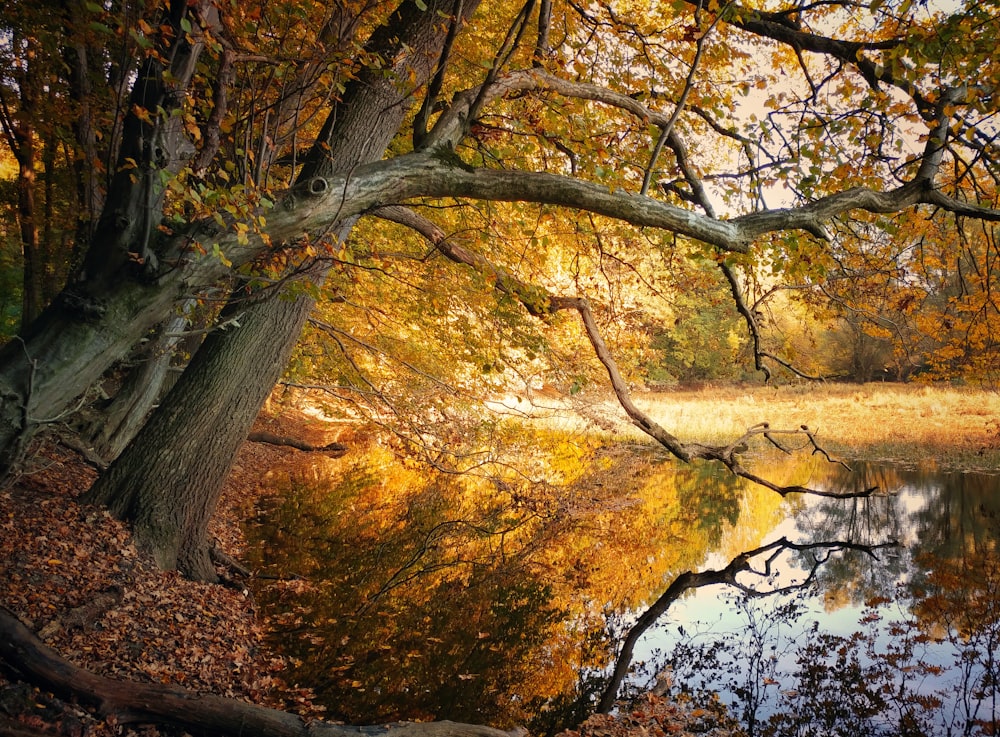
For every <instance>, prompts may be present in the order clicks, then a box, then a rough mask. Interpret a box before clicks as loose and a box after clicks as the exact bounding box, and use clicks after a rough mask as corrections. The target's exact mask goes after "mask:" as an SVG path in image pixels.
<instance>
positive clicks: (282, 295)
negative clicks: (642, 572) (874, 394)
mask: <svg viewBox="0 0 1000 737" xmlns="http://www.w3.org/2000/svg"><path fill="white" fill-rule="evenodd" d="M998 32H1000V9H998V7H997V5H996V3H994V2H971V0H969V1H968V2H955V3H944V2H935V0H923V1H922V0H917V1H916V2H914V0H870V2H861V3H859V2H855V1H854V0H818V1H817V2H809V1H808V0H793V1H786V0H761V1H760V2H749V3H741V2H736V1H733V2H729V1H721V2H720V0H707V1H706V0H672V1H671V2H661V1H654V2H649V3H641V2H634V1H632V0H613V1H605V0H599V1H597V2H593V3H589V4H581V3H577V2H573V1H571V0H567V1H565V2H563V1H561V0H525V1H524V2H514V3H511V2H498V3H492V4H484V3H479V2H477V1H476V0H400V1H399V2H382V1H380V0H362V1H361V2H353V1H350V0H334V1H332V2H315V1H313V0H275V1H268V0H259V1H258V0H252V1H251V2H236V1H235V0H97V1H95V0H34V1H33V2H27V0H8V1H7V2H6V3H5V4H4V7H3V11H2V15H0V131H2V140H3V144H4V145H3V146H2V147H0V205H2V209H0V335H2V340H3V345H2V348H0V475H2V477H3V479H4V481H3V483H4V484H7V485H9V484H11V483H14V482H16V480H17V479H19V478H21V477H22V475H23V474H25V473H26V472H27V471H28V470H29V469H30V468H32V467H33V465H37V462H38V460H39V458H40V457H41V456H40V454H42V455H44V453H43V451H42V450H41V449H43V448H49V447H51V443H53V442H56V443H57V444H59V446H60V447H62V448H64V449H70V450H71V451H72V452H73V453H75V454H77V455H78V456H79V457H80V458H82V459H83V462H85V463H86V464H87V466H88V467H89V468H91V469H92V471H93V479H89V478H88V479H87V481H86V483H85V486H86V487H87V488H85V489H80V501H81V502H83V503H84V504H88V505H95V506H96V507H99V508H104V509H106V510H107V511H108V512H109V514H110V515H111V517H113V518H115V519H116V520H118V521H120V522H122V523H125V524H126V525H127V526H128V529H129V530H130V531H131V534H132V535H134V538H135V542H136V546H137V549H138V550H139V551H141V552H142V553H143V554H144V555H150V556H151V558H152V560H153V561H155V564H156V566H158V567H159V568H161V569H164V570H168V571H177V572H179V574H180V575H182V576H184V577H186V578H189V579H192V580H195V581H203V582H209V583H214V582H217V581H218V580H219V578H220V575H222V572H223V568H224V566H222V567H220V551H219V550H218V549H217V547H216V546H215V545H214V544H213V542H212V540H211V537H212V536H211V535H210V534H209V531H210V526H211V525H212V524H213V517H214V515H215V513H216V509H217V507H218V505H219V502H220V498H221V495H222V492H223V488H224V484H225V483H226V480H227V478H229V477H230V474H231V471H232V469H233V467H234V463H235V461H236V458H237V454H238V453H239V452H240V450H241V448H243V447H244V446H245V443H246V441H247V440H248V438H256V439H258V440H260V439H262V437H263V436H261V434H260V429H259V428H257V429H255V427H254V423H255V421H256V420H257V419H258V417H260V416H261V410H262V408H263V407H265V405H266V404H267V403H268V402H269V401H273V400H274V399H275V398H276V397H281V396H284V395H286V394H288V393H289V392H295V391H298V392H307V393H309V396H310V397H311V398H312V400H311V401H313V402H314V404H315V405H316V407H317V408H319V409H318V411H322V412H324V413H326V415H327V416H330V417H338V418H342V419H346V420H350V421H352V422H370V423H375V424H377V425H378V426H379V427H382V428H384V429H385V430H386V431H387V432H388V433H390V434H391V436H392V437H393V438H394V441H393V442H394V443H395V444H396V447H398V448H401V449H405V452H406V453H409V454H411V455H412V456H413V457H414V458H419V459H421V460H422V461H423V462H425V463H427V464H430V466H431V467H433V468H436V469H439V470H441V471H443V472H446V473H450V474H458V475H463V474H475V473H478V472H479V471H480V470H481V469H484V468H486V467H487V466H489V464H491V463H496V462H499V458H498V455H497V454H496V453H493V452H491V449H492V448H493V446H494V444H495V443H496V442H498V438H500V437H502V436H503V434H504V432H507V430H505V429H504V427H503V424H502V422H501V421H500V420H498V419H497V413H496V410H497V409H498V408H500V409H501V410H502V411H501V413H500V414H501V415H502V414H504V413H505V412H506V413H509V412H514V413H515V414H516V413H518V412H519V411H520V410H519V409H518V408H519V407H520V406H522V405H523V403H527V404H529V405H533V404H537V403H544V402H545V401H547V400H552V401H557V402H566V403H572V402H573V401H575V400H576V399H577V398H588V397H592V396H602V397H603V396H607V397H611V398H613V400H614V403H615V404H614V407H615V410H614V411H615V412H617V413H618V415H619V417H620V418H624V419H625V420H626V421H627V422H629V423H631V425H632V426H633V427H634V428H636V429H637V431H638V432H639V433H640V434H641V435H642V436H643V437H644V438H645V440H646V441H647V442H649V443H651V444H653V445H655V446H656V447H657V448H659V449H660V450H662V452H664V453H665V454H666V455H669V456H670V457H672V458H674V459H676V460H678V461H680V462H692V461H699V460H704V461H709V462H711V463H715V464H718V465H720V466H721V467H724V468H725V469H727V470H728V471H729V472H730V473H732V474H733V475H735V476H736V477H742V478H744V479H748V480H750V481H752V482H754V483H757V484H759V485H762V486H764V487H765V488H768V489H771V490H772V491H775V492H778V493H779V494H780V495H782V496H784V495H786V494H788V493H798V492H800V491H803V489H802V488H801V487H798V486H796V485H795V484H785V483H784V482H782V481H780V480H778V479H775V478H770V477H768V476H767V474H766V473H760V472H758V471H756V470H752V469H751V468H750V467H749V466H748V464H747V463H745V462H744V460H745V459H744V456H743V454H745V453H746V449H747V444H748V443H749V442H750V441H755V440H762V439H763V440H766V441H767V442H769V443H772V444H774V445H776V446H778V447H781V444H782V443H785V442H786V440H787V439H794V440H795V441H796V442H802V443H804V444H805V446H806V447H809V448H811V449H813V450H815V451H816V452H818V453H822V452H824V450H823V447H822V444H821V441H820V440H818V439H817V437H816V436H815V433H814V431H813V430H810V429H809V426H807V425H805V424H803V425H801V426H790V427H789V428H787V429H785V428H774V427H770V426H769V425H767V424H766V423H758V424H749V425H748V426H747V428H746V430H745V432H742V431H741V432H738V433H736V434H735V435H734V436H733V437H729V438H726V439H722V440H713V441H705V440H703V439H701V438H696V437H693V436H692V435H691V434H690V433H689V432H688V428H686V427H685V425H684V422H683V421H681V420H680V419H677V418H671V417H667V418H662V417H660V416H654V415H655V413H654V412H651V411H650V410H649V409H648V408H646V406H645V405H642V404H641V403H638V402H637V401H636V400H635V396H636V394H637V392H639V391H642V390H646V389H670V388H672V387H676V386H690V385H691V384H692V383H704V382H720V381H723V382H728V383H743V384H747V385H758V386H759V385H761V384H768V385H772V384H777V385H782V384H789V383H799V382H827V383H829V382H858V383H864V382H872V381H878V382H923V383H927V384H934V383H935V382H939V383H947V384H948V385H950V386H972V387H977V388H981V389H986V390H995V389H996V388H997V386H998V382H1000V373H998V366H1000V345H998V340H1000V302H998V297H997V288H998V287H1000V284H998V280H1000V275H998V266H1000V261H998V259H1000V254H998V245H997V241H996V239H995V236H996V234H997V230H996V226H995V224H996V223H997V222H998V221H1000V207H998V204H997V183H998V176H1000V167H998V160H997V154H998V150H997V135H998V132H1000V130H998V126H997V117H996V114H997V108H998V89H997V85H998V83H1000V66H998V64H1000V62H998V61H997V59H996V58H995V57H996V54H995V49H996V38H997V35H998ZM584 411H585V410H584ZM591 419H593V420H594V421H595V422H598V423H600V421H601V420H600V418H596V419H595V418H591ZM263 439H264V440H265V441H268V442H272V443H277V444H279V445H281V444H288V443H295V442H299V444H300V445H301V444H302V442H303V441H301V439H299V440H296V439H294V438H289V437H287V436H284V435H281V434H280V433H279V434H275V433H270V434H269V435H268V437H266V438H263ZM307 445H308V444H307ZM310 447H312V446H310ZM317 447H319V446H317ZM322 447H323V448H324V449H325V451H326V452H328V453H341V452H344V451H345V449H346V448H345V447H342V446H341V445H340V444H339V443H335V444H332V445H331V444H330V443H324V444H323V446H322ZM401 452H402V451H401ZM505 462H506V461H505ZM530 462H531V461H530V460H528V459H526V460H525V463H530ZM223 554H224V551H223ZM95 688H96V687H95ZM220 708H221V707H220ZM205 718H206V719H210V718H211V717H210V716H207V715H206V717H205ZM260 718H261V719H262V720H264V721H266V719H267V718H265V717H260ZM260 729H262V730H264V729H265V727H264V726H261V727H260ZM289 729H291V730H292V731H291V732H288V733H295V729H296V728H295V727H289Z"/></svg>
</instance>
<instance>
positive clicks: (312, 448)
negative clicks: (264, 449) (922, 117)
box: [247, 430, 347, 458]
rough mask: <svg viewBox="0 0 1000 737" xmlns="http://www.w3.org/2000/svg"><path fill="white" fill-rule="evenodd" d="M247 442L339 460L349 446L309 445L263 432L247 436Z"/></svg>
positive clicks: (335, 444)
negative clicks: (317, 454)
mask: <svg viewBox="0 0 1000 737" xmlns="http://www.w3.org/2000/svg"><path fill="white" fill-rule="evenodd" d="M247 440H249V441H250V442H252V443H267V444H268V445H279V446H284V447H288V448H295V449H296V450H302V451H305V452H307V453H327V454H328V455H331V456H333V457H334V458H339V457H340V456H342V455H344V454H345V453H346V452H347V446H346V445H344V444H343V443H328V444H326V445H313V444H312V443H307V442H306V441H305V440H300V439H299V438H293V437H289V436H287V435H275V434H274V433H271V432H266V431H263V430H261V431H258V432H252V433H250V434H249V435H248V436H247Z"/></svg>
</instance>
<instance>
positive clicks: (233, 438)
mask: <svg viewBox="0 0 1000 737" xmlns="http://www.w3.org/2000/svg"><path fill="white" fill-rule="evenodd" d="M262 304H266V305H267V308H266V309H260V307H261V305H262ZM311 305H312V300H311V299H310V298H309V297H308V296H306V295H304V294H303V295H300V296H298V297H296V298H292V299H279V298H272V299H268V300H266V301H265V302H263V303H258V304H256V305H240V304H238V303H235V302H234V303H233V304H232V305H230V307H229V308H228V309H229V310H230V314H229V315H226V316H225V317H232V316H235V312H234V311H235V310H239V311H240V317H239V324H240V327H239V328H238V329H235V328H230V329H228V330H219V331H215V332H213V333H211V334H209V336H208V337H207V338H206V339H205V342H204V343H203V345H202V347H201V349H200V350H199V351H198V352H197V353H196V354H195V356H194V358H193V359H192V361H191V363H190V365H189V366H188V368H187V370H186V371H185V372H184V373H183V374H182V375H181V378H180V380H179V381H178V382H177V384H176V385H175V386H174V388H173V389H171V391H170V392H169V393H168V394H167V396H166V397H165V398H164V400H163V402H162V403H161V404H160V406H159V407H158V408H157V409H156V411H154V412H153V414H152V415H151V416H150V419H149V420H148V421H147V422H146V424H145V425H144V426H143V427H142V430H141V431H140V432H139V434H138V435H137V436H136V438H135V439H134V440H133V442H132V443H130V444H129V445H128V447H127V448H126V449H125V450H124V451H123V452H122V454H121V455H120V456H118V458H117V459H116V460H115V462H114V463H113V464H112V465H111V466H110V467H109V468H108V470H107V471H106V472H105V473H104V474H103V475H102V476H101V477H100V478H99V479H98V481H97V482H96V483H95V484H94V486H93V487H92V488H91V489H90V491H88V492H87V494H86V495H85V497H84V501H87V502H91V503H95V504H102V505H105V506H107V507H108V508H109V510H110V511H111V513H112V514H114V515H115V516H116V517H118V518H120V519H126V520H128V521H129V522H131V524H132V526H133V532H134V534H135V537H136V541H137V543H138V545H139V546H140V547H141V548H143V549H145V550H147V551H148V552H150V553H152V554H153V556H154V558H155V559H156V562H157V564H158V565H160V567H162V568H166V569H179V570H182V571H184V573H185V574H187V575H188V576H190V577H192V578H196V579H199V580H204V581H214V580H216V574H215V569H214V567H213V565H212V563H211V560H210V558H209V548H208V544H207V542H206V531H207V529H208V522H209V520H210V519H211V516H212V513H213V512H214V511H215V505H216V503H217V501H218V495H219V492H220V490H221V488H222V482H223V481H224V480H225V478H226V476H227V475H228V473H229V469H230V466H231V463H232V459H233V457H234V456H235V454H236V451H237V450H238V449H239V447H240V445H242V443H243V441H244V440H245V439H246V435H247V429H248V428H247V429H244V428H243V423H244V419H243V418H245V417H250V418H251V421H252V419H253V418H254V417H256V415H257V412H258V411H259V409H260V406H261V405H262V404H263V403H264V400H265V399H266V398H267V395H268V393H269V392H270V389H271V387H272V386H273V385H274V382H275V381H276V380H277V378H278V376H279V375H280V373H281V371H282V370H283V368H284V366H285V363H286V362H287V360H288V354H289V352H290V351H291V349H292V347H293V346H294V344H295V341H296V340H297V338H298V334H299V330H301V327H302V325H301V322H302V321H304V320H305V317H306V316H307V315H308V312H309V308H310V307H311ZM241 308H243V309H241ZM296 321H300V322H299V324H298V325H296ZM296 328H297V329H296ZM255 376H259V377H261V379H260V380H254V381H241V379H243V378H245V377H255ZM268 382H270V383H268Z"/></svg>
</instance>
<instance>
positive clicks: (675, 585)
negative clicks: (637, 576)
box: [597, 537, 897, 713]
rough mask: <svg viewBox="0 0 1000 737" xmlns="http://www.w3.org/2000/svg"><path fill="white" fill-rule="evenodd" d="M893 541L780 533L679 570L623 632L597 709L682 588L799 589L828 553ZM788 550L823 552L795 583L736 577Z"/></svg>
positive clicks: (764, 572) (611, 696)
mask: <svg viewBox="0 0 1000 737" xmlns="http://www.w3.org/2000/svg"><path fill="white" fill-rule="evenodd" d="M896 545H897V543H895V542H887V543H883V544H881V545H861V544H858V543H851V542H847V541H844V540H836V541H833V542H816V543H793V542H790V541H789V540H788V539H787V538H784V537H782V538H781V539H779V540H775V541H774V542H771V543H768V544H767V545H762V546H760V547H758V548H755V549H753V550H748V551H746V552H743V553H740V554H739V555H737V556H736V557H735V558H733V559H732V560H731V561H729V563H728V564H727V565H726V566H725V567H724V568H720V569H715V570H707V571H699V572H697V573H694V572H691V571H687V572H686V573H682V574H680V575H679V576H678V577H677V578H675V579H674V580H673V582H672V583H671V584H670V585H669V586H668V587H667V589H666V591H664V592H663V593H662V594H661V595H660V597H659V598H658V599H657V600H656V601H654V602H653V603H652V604H651V605H650V606H649V608H648V609H646V611H644V612H643V613H642V614H641V615H640V616H639V618H638V619H637V620H636V622H635V624H634V625H632V627H631V628H630V629H629V631H628V633H627V634H626V636H625V640H624V641H623V642H622V647H621V650H620V651H619V653H618V658H617V660H616V661H615V670H614V672H613V673H612V675H611V679H610V681H609V682H608V685H607V686H606V687H605V689H604V692H603V693H602V694H601V698H600V701H599V702H598V705H597V711H598V712H602V713H608V712H609V711H611V709H612V708H613V707H614V704H615V699H616V698H617V696H618V689H619V688H620V687H621V684H622V682H623V681H624V680H625V676H626V674H627V673H628V669H629V666H630V665H631V664H632V653H633V650H634V649H635V645H636V643H637V642H638V641H639V638H640V637H642V635H643V634H645V632H646V630H648V629H649V628H650V627H652V626H653V624H654V623H655V622H656V620H658V619H659V618H660V617H662V616H663V615H664V614H666V612H667V610H668V609H670V607H671V605H673V603H674V602H675V601H677V600H678V599H679V598H680V597H681V596H682V595H683V594H684V593H685V592H687V591H690V590H692V589H697V588H701V587H703V586H714V585H716V584H722V585H727V586H733V587H735V588H737V589H739V590H740V591H743V592H745V593H746V594H748V595H750V596H757V597H760V596H773V595H775V594H784V593H789V592H791V591H794V590H796V589H803V588H805V587H807V586H808V585H809V584H810V583H812V581H813V579H814V578H815V576H816V573H817V571H818V570H819V567H820V566H821V565H822V563H823V562H825V561H826V560H828V559H829V557H830V555H832V554H833V553H837V552H843V551H845V550H853V551H859V552H863V553H866V554H867V555H870V556H872V557H873V558H874V557H876V555H875V553H876V552H877V551H878V550H880V549H882V548H888V547H895V546H896ZM788 551H796V552H812V551H822V552H823V553H824V556H823V557H818V556H815V555H814V556H813V565H812V567H811V569H810V571H809V573H808V574H807V576H806V578H805V579H804V580H803V581H801V582H799V583H794V584H790V585H788V586H783V587H780V588H772V589H767V590H760V589H756V588H753V587H752V586H750V585H748V584H745V583H743V582H741V581H739V580H738V579H737V577H738V576H739V575H740V574H751V575H756V576H758V577H760V578H767V577H769V576H770V575H771V574H772V566H773V564H774V562H775V561H776V560H777V558H778V556H780V555H781V554H783V553H785V552H788ZM758 558H763V560H762V565H763V567H762V568H761V569H760V570H754V568H753V562H754V560H755V559H758Z"/></svg>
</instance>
